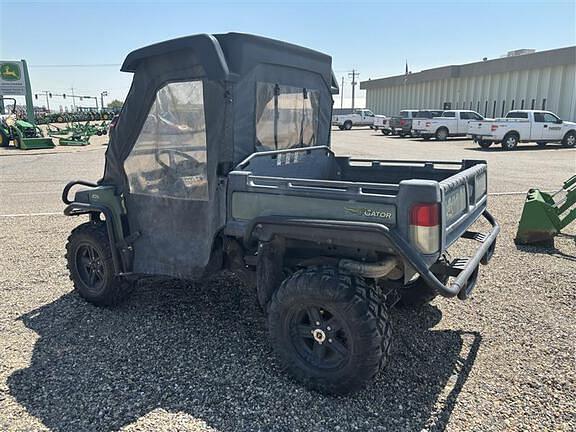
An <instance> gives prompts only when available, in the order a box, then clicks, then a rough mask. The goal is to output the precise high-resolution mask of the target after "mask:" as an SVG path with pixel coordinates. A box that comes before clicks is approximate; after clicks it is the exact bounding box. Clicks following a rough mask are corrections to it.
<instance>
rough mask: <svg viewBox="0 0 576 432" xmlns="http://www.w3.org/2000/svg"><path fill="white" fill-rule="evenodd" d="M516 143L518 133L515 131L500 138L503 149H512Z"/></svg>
mask: <svg viewBox="0 0 576 432" xmlns="http://www.w3.org/2000/svg"><path fill="white" fill-rule="evenodd" d="M517 145H518V135H517V134H515V133H509V134H508V135H506V136H505V137H504V139H503V140H502V149H503V150H514V149H515V148H516V146H517Z"/></svg>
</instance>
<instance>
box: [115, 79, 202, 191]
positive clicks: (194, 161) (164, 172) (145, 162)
mask: <svg viewBox="0 0 576 432" xmlns="http://www.w3.org/2000/svg"><path fill="white" fill-rule="evenodd" d="M124 169H125V171H126V175H127V177H128V184H129V186H130V193H132V194H143V195H152V196H158V197H165V198H176V199H185V200H201V201H206V200H208V177H207V169H206V121H205V117H204V96H203V87H202V81H190V82H178V83H169V84H167V85H165V86H164V87H162V88H161V89H160V90H159V91H158V93H157V94H156V98H155V101H154V103H153V105H152V108H151V109H150V112H149V113H148V117H147V118H146V121H145V123H144V126H143V127H142V130H141V132H140V135H139V136H138V139H137V140H136V144H135V145H134V148H133V149H132V151H131V152H130V155H129V156H128V158H127V159H126V161H125V162H124Z"/></svg>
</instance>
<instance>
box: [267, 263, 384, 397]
mask: <svg viewBox="0 0 576 432" xmlns="http://www.w3.org/2000/svg"><path fill="white" fill-rule="evenodd" d="M268 327H269V333H270V339H271V342H272V346H273V348H274V350H275V352H276V354H277V355H278V357H279V359H280V362H281V363H282V365H283V367H284V368H285V369H286V370H287V371H288V372H289V373H290V374H291V375H292V376H293V377H294V378H295V379H296V380H297V381H299V382H301V383H303V384H304V385H305V386H306V387H308V388H310V389H313V390H317V391H320V392H323V393H334V394H345V393H350V392H353V391H356V390H359V389H360V388H362V387H364V385H366V383H368V382H369V381H370V380H371V379H372V378H373V377H374V375H376V373H378V371H379V370H380V369H381V368H382V367H383V366H384V365H385V363H386V361H387V359H388V357H389V352H390V343H391V340H392V333H391V326H390V319H389V317H388V312H387V309H386V306H385V303H384V301H383V299H381V298H380V296H379V295H378V293H377V291H376V288H375V287H373V286H369V285H368V284H367V283H366V281H365V280H364V279H363V278H361V277H358V276H353V275H350V274H345V273H340V272H339V271H338V269H336V268H334V267H324V266H323V267H311V268H307V269H303V270H299V271H297V272H296V273H294V274H292V275H291V276H290V277H288V278H287V279H286V280H285V281H284V282H283V283H282V285H281V286H280V288H279V289H278V290H277V291H276V292H275V293H274V295H273V297H272V300H271V302H270V308H269V312H268Z"/></svg>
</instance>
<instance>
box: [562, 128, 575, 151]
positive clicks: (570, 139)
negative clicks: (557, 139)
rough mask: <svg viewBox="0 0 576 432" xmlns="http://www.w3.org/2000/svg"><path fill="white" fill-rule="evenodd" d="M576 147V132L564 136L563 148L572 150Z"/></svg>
mask: <svg viewBox="0 0 576 432" xmlns="http://www.w3.org/2000/svg"><path fill="white" fill-rule="evenodd" d="M575 145H576V132H574V131H570V132H568V133H567V134H566V135H564V139H563V140H562V146H563V147H567V148H572V147H574V146H575Z"/></svg>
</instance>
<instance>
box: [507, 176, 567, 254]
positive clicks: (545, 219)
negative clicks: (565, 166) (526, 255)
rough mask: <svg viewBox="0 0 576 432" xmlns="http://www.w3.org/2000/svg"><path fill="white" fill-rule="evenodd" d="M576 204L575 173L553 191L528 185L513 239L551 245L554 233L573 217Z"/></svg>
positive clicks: (525, 242) (557, 232)
mask: <svg viewBox="0 0 576 432" xmlns="http://www.w3.org/2000/svg"><path fill="white" fill-rule="evenodd" d="M562 196H563V197H562ZM557 197H561V198H560V199H558V198H557ZM555 198H557V201H555ZM575 204H576V175H574V176H572V177H571V178H569V179H568V180H566V181H565V182H564V184H563V185H562V189H560V190H558V191H557V192H555V193H553V194H548V193H546V192H542V191H540V190H538V189H530V190H529V191H528V195H527V196H526V202H525V203H524V209H523V210H522V217H521V218H520V222H519V224H518V231H517V233H516V238H515V239H514V241H515V242H516V244H521V245H524V244H543V245H553V244H554V237H555V236H556V235H558V234H559V233H560V232H561V230H562V229H564V228H565V227H566V226H568V225H569V224H570V223H571V222H573V221H574V220H576V205H575Z"/></svg>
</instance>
